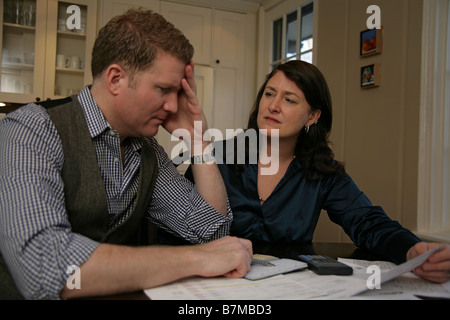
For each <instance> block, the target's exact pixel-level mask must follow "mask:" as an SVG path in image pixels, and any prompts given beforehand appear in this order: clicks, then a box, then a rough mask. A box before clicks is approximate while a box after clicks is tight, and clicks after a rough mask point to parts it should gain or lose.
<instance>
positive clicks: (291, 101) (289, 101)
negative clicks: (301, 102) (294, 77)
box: [286, 98, 297, 104]
mask: <svg viewBox="0 0 450 320" xmlns="http://www.w3.org/2000/svg"><path fill="white" fill-rule="evenodd" d="M286 101H287V102H288V103H290V104H296V103H297V102H296V101H295V100H292V99H289V98H286Z"/></svg>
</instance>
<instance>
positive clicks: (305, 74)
mask: <svg viewBox="0 0 450 320" xmlns="http://www.w3.org/2000/svg"><path fill="white" fill-rule="evenodd" d="M278 72H283V73H284V75H285V76H286V77H287V78H288V79H290V80H291V81H293V82H294V83H295V84H296V85H297V86H298V88H299V89H300V90H302V92H303V94H304V95H305V98H306V100H307V101H308V103H309V105H310V106H311V109H312V110H313V111H314V110H321V116H320V119H319V121H318V122H317V123H316V124H313V125H312V126H311V127H310V129H309V132H306V131H305V130H302V132H301V133H300V135H299V137H298V139H297V145H296V148H295V158H296V160H297V161H300V163H301V164H302V170H303V174H304V175H305V177H306V178H307V179H310V180H316V179H321V178H323V177H324V176H328V175H331V174H335V173H337V174H339V175H342V176H343V175H344V174H345V168H344V164H343V163H341V162H339V161H336V160H335V159H334V153H333V151H332V150H331V148H330V146H329V145H330V141H329V135H330V132H331V126H332V103H331V95H330V91H329V89H328V84H327V82H326V80H325V77H324V76H323V75H322V73H321V72H320V70H319V69H318V68H317V67H315V66H314V65H312V64H310V63H307V62H304V61H299V60H294V61H289V62H287V63H284V64H280V65H278V66H277V67H276V68H275V69H274V70H273V71H272V72H271V73H270V74H269V75H268V76H267V77H266V81H265V82H264V84H263V85H262V86H261V88H260V90H259V92H258V95H257V98H256V102H255V104H254V106H253V109H252V111H251V114H250V118H249V121H248V128H249V129H255V130H258V125H257V119H258V111H259V103H260V101H261V98H262V97H263V94H264V90H265V89H266V85H267V83H268V81H269V80H270V79H271V78H272V77H273V76H274V75H275V74H276V73H278Z"/></svg>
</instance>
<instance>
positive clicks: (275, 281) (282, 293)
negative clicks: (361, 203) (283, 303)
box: [144, 275, 320, 300]
mask: <svg viewBox="0 0 450 320" xmlns="http://www.w3.org/2000/svg"><path fill="white" fill-rule="evenodd" d="M144 292H145V294H146V295H147V296H148V297H149V298H151V299H152V300H300V299H311V298H313V297H316V296H319V295H320V293H316V292H315V291H314V290H311V289H310V288H308V287H306V286H304V285H302V284H299V283H297V282H295V281H292V280H290V279H289V278H286V277H285V276H283V275H278V276H274V277H271V278H267V279H263V280H258V281H252V280H247V279H244V278H238V279H231V278H225V277H218V278H209V279H207V278H200V277H195V278H189V279H185V280H182V281H178V282H176V283H173V284H169V285H165V286H161V287H157V288H153V289H147V290H145V291H144Z"/></svg>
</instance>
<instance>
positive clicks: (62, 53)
mask: <svg viewBox="0 0 450 320" xmlns="http://www.w3.org/2000/svg"><path fill="white" fill-rule="evenodd" d="M96 10H97V9H96V5H95V2H94V1H83V0H72V1H68V2H65V1H55V0H49V4H48V22H47V39H48V40H47V50H48V52H47V55H46V63H47V65H48V66H49V67H48V70H46V72H47V76H46V77H47V80H46V84H45V94H46V96H49V97H50V98H60V97H66V96H70V95H73V94H77V93H79V92H80V91H81V90H82V89H83V87H84V86H85V85H87V84H89V83H90V82H91V79H90V78H91V77H90V55H91V50H92V46H93V42H94V40H95V38H94V37H95V28H96V26H95V14H96ZM92 17H93V18H92Z"/></svg>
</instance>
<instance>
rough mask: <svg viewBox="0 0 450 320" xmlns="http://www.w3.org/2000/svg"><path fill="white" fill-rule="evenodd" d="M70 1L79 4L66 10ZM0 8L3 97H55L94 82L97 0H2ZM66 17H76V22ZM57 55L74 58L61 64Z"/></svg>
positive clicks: (13, 99)
mask: <svg viewBox="0 0 450 320" xmlns="http://www.w3.org/2000/svg"><path fill="white" fill-rule="evenodd" d="M71 5H74V6H75V7H72V8H73V10H69V12H68V10H67V9H68V7H69V6H71ZM0 10H2V11H1V14H0V19H1V23H0V34H1V42H0V48H1V52H2V59H1V80H0V81H1V86H0V101H2V102H12V103H27V102H31V101H35V100H36V101H42V100H46V99H54V98H58V97H61V96H66V95H68V94H72V93H76V92H78V91H79V90H81V89H82V88H83V87H84V86H85V85H86V84H88V83H90V82H91V77H90V54H91V50H92V46H93V43H94V41H95V29H96V19H97V18H96V15H97V5H96V2H95V1H88V0H69V1H66V2H62V1H58V0H4V1H0ZM68 20H70V21H71V22H76V23H75V24H74V25H73V28H72V24H70V23H69V24H67V21H68ZM78 22H79V23H78ZM58 55H64V60H66V59H67V60H68V61H70V64H69V63H67V64H66V63H64V64H61V66H60V67H57V56H58Z"/></svg>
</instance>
